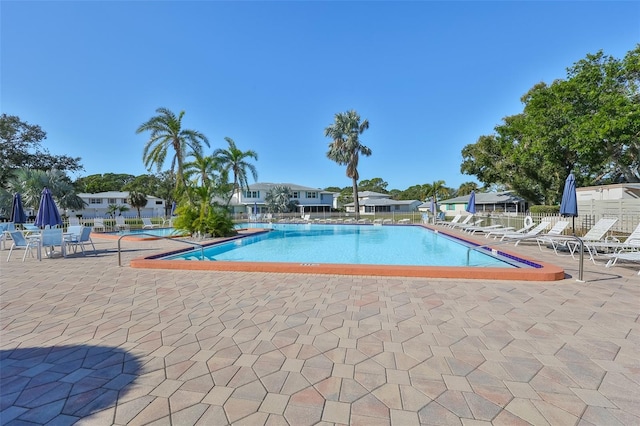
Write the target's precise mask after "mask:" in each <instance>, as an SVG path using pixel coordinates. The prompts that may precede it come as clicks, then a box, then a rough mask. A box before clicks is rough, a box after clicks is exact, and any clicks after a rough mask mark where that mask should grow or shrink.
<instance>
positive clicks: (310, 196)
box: [307, 192, 318, 198]
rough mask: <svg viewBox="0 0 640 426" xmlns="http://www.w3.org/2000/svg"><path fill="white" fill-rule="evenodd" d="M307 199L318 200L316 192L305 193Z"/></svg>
mask: <svg viewBox="0 0 640 426" xmlns="http://www.w3.org/2000/svg"><path fill="white" fill-rule="evenodd" d="M307 198H318V193H317V192H307Z"/></svg>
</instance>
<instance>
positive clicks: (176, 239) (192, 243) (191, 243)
mask: <svg viewBox="0 0 640 426" xmlns="http://www.w3.org/2000/svg"><path fill="white" fill-rule="evenodd" d="M132 235H148V236H150V237H154V239H155V240H160V239H162V240H169V241H178V242H181V243H185V244H190V245H192V246H197V247H200V260H204V247H202V244H198V243H194V242H193V241H187V240H181V239H180V238H172V237H164V236H160V235H154V234H149V233H147V232H136V233H135V234H123V235H121V236H120V238H118V266H122V258H121V254H120V253H121V250H120V240H122V239H123V238H124V237H130V236H132Z"/></svg>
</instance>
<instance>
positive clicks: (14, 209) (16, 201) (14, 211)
mask: <svg viewBox="0 0 640 426" xmlns="http://www.w3.org/2000/svg"><path fill="white" fill-rule="evenodd" d="M26 221H27V215H26V214H24V208H23V207H22V197H21V196H20V194H19V193H16V194H14V196H13V203H12V204H11V220H10V222H13V223H25V222H26Z"/></svg>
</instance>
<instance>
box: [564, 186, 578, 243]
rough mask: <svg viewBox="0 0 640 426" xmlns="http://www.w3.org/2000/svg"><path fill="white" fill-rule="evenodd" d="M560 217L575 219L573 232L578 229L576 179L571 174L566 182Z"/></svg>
mask: <svg viewBox="0 0 640 426" xmlns="http://www.w3.org/2000/svg"><path fill="white" fill-rule="evenodd" d="M560 215H561V216H563V217H572V218H573V225H572V226H573V230H574V232H575V229H576V216H578V197H577V195H576V178H575V177H574V176H573V173H569V176H567V180H565V182H564V190H563V191H562V201H561V202H560Z"/></svg>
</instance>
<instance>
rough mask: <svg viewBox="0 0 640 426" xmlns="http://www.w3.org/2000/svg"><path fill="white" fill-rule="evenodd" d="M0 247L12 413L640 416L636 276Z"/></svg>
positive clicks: (179, 421) (88, 416)
mask: <svg viewBox="0 0 640 426" xmlns="http://www.w3.org/2000/svg"><path fill="white" fill-rule="evenodd" d="M94 242H95V243H96V246H97V248H98V252H99V253H98V255H97V256H94V255H91V254H90V255H87V256H82V255H74V256H71V257H69V258H67V259H63V258H53V259H46V258H45V259H43V260H42V262H38V261H37V260H34V259H29V258H28V259H27V260H26V261H25V262H24V263H23V262H22V261H21V257H22V256H21V253H19V254H20V256H18V255H14V256H12V258H11V260H10V261H9V262H6V254H7V251H0V255H2V259H0V260H1V262H0V274H1V275H0V280H1V284H2V289H1V295H2V296H1V297H2V299H1V305H0V307H1V311H0V321H1V326H2V334H1V342H0V343H1V344H0V354H1V356H0V359H1V368H0V374H1V377H0V379H1V382H0V423H1V424H3V425H27V424H51V425H54V424H55V425H64V424H80V425H111V424H115V425H143V424H150V425H225V424H237V425H263V424H264V425H295V426H302V425H312V424H323V425H330V424H352V425H359V424H365V425H367V426H374V425H389V424H393V425H402V426H404V425H469V426H471V425H474V426H475V425H527V424H533V425H607V426H610V425H637V424H640V361H639V359H640V358H639V354H640V325H639V323H638V315H639V311H640V309H639V308H640V277H639V276H637V275H636V274H637V266H636V267H630V266H629V267H622V266H620V267H614V268H610V269H605V268H604V267H603V266H602V265H593V264H590V263H588V262H585V279H586V282H584V283H582V282H577V281H576V279H575V276H576V274H577V262H576V261H574V260H572V259H571V258H570V257H556V256H555V255H554V254H553V252H552V251H551V250H547V251H545V252H539V251H538V248H537V246H535V247H534V246H529V247H520V246H519V247H518V248H517V249H514V251H520V252H522V253H528V254H530V255H531V256H535V257H536V258H538V259H544V260H545V261H550V262H553V263H556V264H559V265H562V266H564V267H565V270H566V271H567V272H568V274H571V275H574V276H573V277H569V278H567V279H565V280H563V281H557V282H544V283H535V282H505V281H500V282H489V281H472V280H467V281H464V280H450V279H449V280H447V279H429V278H424V279H419V278H378V277H367V276H333V275H296V274H266V273H229V272H202V271H170V270H144V269H133V268H130V267H129V266H128V261H129V260H130V259H132V258H133V257H138V256H142V255H146V254H150V253H153V252H157V251H158V250H162V249H166V248H167V247H171V248H174V247H175V246H176V243H174V242H166V241H154V242H136V243H133V242H127V243H125V244H124V249H125V251H124V253H123V260H124V266H123V267H118V266H117V253H116V251H115V247H116V244H115V243H114V242H113V241H105V240H98V239H94Z"/></svg>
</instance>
